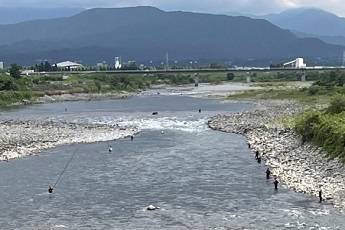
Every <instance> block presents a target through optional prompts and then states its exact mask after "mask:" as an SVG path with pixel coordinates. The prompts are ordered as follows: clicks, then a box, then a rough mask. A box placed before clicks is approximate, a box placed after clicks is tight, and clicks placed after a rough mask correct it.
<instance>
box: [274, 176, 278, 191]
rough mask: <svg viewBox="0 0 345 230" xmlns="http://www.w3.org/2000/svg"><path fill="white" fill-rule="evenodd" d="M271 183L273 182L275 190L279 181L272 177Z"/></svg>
mask: <svg viewBox="0 0 345 230" xmlns="http://www.w3.org/2000/svg"><path fill="white" fill-rule="evenodd" d="M273 184H274V189H275V190H278V184H279V181H278V180H277V177H275V178H274V182H273Z"/></svg>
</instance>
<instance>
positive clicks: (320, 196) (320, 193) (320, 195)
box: [319, 188, 322, 203]
mask: <svg viewBox="0 0 345 230" xmlns="http://www.w3.org/2000/svg"><path fill="white" fill-rule="evenodd" d="M319 199H320V201H319V203H321V202H322V189H321V188H320V189H319Z"/></svg>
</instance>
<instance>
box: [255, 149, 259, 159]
mask: <svg viewBox="0 0 345 230" xmlns="http://www.w3.org/2000/svg"><path fill="white" fill-rule="evenodd" d="M258 158H259V151H258V150H256V151H255V159H258Z"/></svg>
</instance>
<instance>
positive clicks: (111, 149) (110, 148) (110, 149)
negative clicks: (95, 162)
mask: <svg viewBox="0 0 345 230" xmlns="http://www.w3.org/2000/svg"><path fill="white" fill-rule="evenodd" d="M111 151H113V148H112V147H111V145H110V146H109V153H111Z"/></svg>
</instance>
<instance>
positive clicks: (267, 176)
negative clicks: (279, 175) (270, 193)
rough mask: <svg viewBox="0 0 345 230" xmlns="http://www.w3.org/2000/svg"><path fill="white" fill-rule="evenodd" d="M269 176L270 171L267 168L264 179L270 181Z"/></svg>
mask: <svg viewBox="0 0 345 230" xmlns="http://www.w3.org/2000/svg"><path fill="white" fill-rule="evenodd" d="M270 175H271V170H270V169H269V168H267V170H266V179H267V180H268V179H270Z"/></svg>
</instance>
